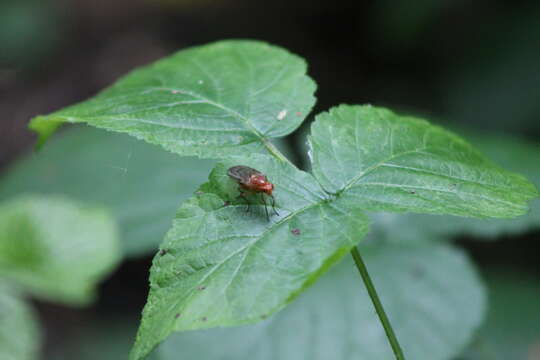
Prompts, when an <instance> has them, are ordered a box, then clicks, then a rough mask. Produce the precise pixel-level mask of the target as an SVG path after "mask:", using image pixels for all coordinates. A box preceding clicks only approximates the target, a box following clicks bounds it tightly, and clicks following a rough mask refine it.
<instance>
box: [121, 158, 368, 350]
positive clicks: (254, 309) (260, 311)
mask: <svg viewBox="0 0 540 360" xmlns="http://www.w3.org/2000/svg"><path fill="white" fill-rule="evenodd" d="M234 165H246V166H251V167H253V168H256V169H257V170H260V171H262V172H263V173H265V174H266V175H267V176H268V179H269V180H270V181H271V182H273V183H274V185H275V190H274V196H275V199H276V207H277V210H278V212H279V214H280V215H279V216H272V217H271V218H270V220H267V218H266V216H265V212H264V208H263V206H261V205H260V204H261V202H259V204H255V200H257V199H252V201H253V202H254V204H253V205H252V213H251V214H246V213H245V211H246V206H245V205H244V204H243V202H242V201H241V200H239V199H236V197H237V195H238V192H237V191H236V187H237V185H236V184H235V183H234V182H233V181H232V180H231V179H229V178H228V177H227V175H226V170H227V169H228V168H229V167H230V166H234ZM259 201H261V200H259ZM366 232H367V221H366V218H365V216H364V215H363V214H362V212H361V211H359V209H358V208H354V207H350V206H349V207H344V206H343V205H342V203H341V202H340V201H339V200H330V199H329V198H328V197H327V195H326V194H325V193H324V192H323V190H322V189H321V188H320V186H319V185H318V184H317V182H316V181H315V179H314V178H313V177H312V176H311V175H309V174H307V173H304V172H302V171H300V170H298V169H296V168H295V167H293V166H292V165H289V164H288V163H285V162H281V161H276V160H274V159H272V158H269V157H266V156H262V155H257V154H253V155H252V156H251V157H247V158H233V159H230V160H228V161H226V162H224V163H221V164H218V166H216V168H215V169H214V171H213V172H212V174H211V176H210V182H209V183H207V184H205V185H203V186H202V187H201V191H199V192H198V195H197V196H196V197H194V198H192V199H191V200H189V201H187V202H186V203H184V205H183V206H182V207H181V208H180V209H179V211H178V213H177V217H176V219H175V220H174V223H173V228H172V229H171V230H170V231H169V233H168V234H167V236H166V238H165V241H164V242H163V244H162V246H161V250H160V252H159V253H158V254H157V255H156V257H155V258H154V262H153V266H152V269H151V275H150V285H151V289H150V294H149V296H148V302H147V304H146V306H145V309H144V312H143V319H142V322H141V327H140V329H139V333H138V336H137V340H136V343H135V347H134V349H133V351H132V354H131V358H132V359H142V358H144V357H145V356H146V355H147V354H148V353H149V352H150V351H151V350H152V348H154V347H155V346H156V345H157V344H158V343H160V342H161V341H163V339H165V338H166V337H167V336H168V335H169V334H170V333H171V332H172V331H175V330H176V331H179V330H190V329H200V328H208V327H214V326H232V325H240V324H247V323H253V322H257V321H260V320H261V319H262V318H266V317H268V316H269V315H271V314H272V313H274V312H275V311H278V310H280V309H281V308H282V307H283V306H285V305H286V304H287V303H289V302H290V301H292V300H293V299H294V298H295V297H296V296H297V295H298V294H299V293H300V292H301V291H302V290H303V289H305V288H306V287H308V286H309V285H310V284H311V283H313V282H314V281H315V280H316V279H317V278H318V277H319V276H320V275H321V274H322V273H323V272H325V271H326V270H327V269H328V268H329V267H330V266H331V265H332V264H334V263H336V262H337V261H338V260H339V259H340V258H341V257H342V256H343V255H344V254H346V253H347V252H348V251H349V250H350V249H351V248H352V247H353V246H354V245H356V244H357V243H358V242H359V241H360V240H361V239H362V237H363V236H364V235H365V234H366Z"/></svg>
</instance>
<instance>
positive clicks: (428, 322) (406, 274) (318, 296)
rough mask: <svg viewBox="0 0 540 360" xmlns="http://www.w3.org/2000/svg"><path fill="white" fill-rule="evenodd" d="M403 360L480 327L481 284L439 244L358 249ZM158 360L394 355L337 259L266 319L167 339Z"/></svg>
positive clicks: (443, 349)
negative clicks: (291, 302)
mask: <svg viewBox="0 0 540 360" xmlns="http://www.w3.org/2000/svg"><path fill="white" fill-rule="evenodd" d="M362 253H363V256H364V259H365V261H366V263H367V266H368V267H369V270H370V273H371V274H372V276H373V278H374V281H375V284H376V287H377V290H378V292H379V294H380V296H381V301H382V302H383V304H384V307H385V309H386V311H387V312H388V315H389V317H390V320H391V322H392V325H393V327H394V329H395V331H396V333H397V336H398V338H399V341H400V343H401V345H402V347H403V350H404V352H405V355H406V357H407V359H415V360H443V359H450V358H452V357H453V356H454V355H456V354H457V353H458V352H459V351H460V350H461V349H462V348H463V347H464V346H465V345H466V344H467V343H468V341H469V339H470V338H471V336H472V333H473V331H474V330H475V329H476V328H477V327H478V326H479V324H480V322H481V320H482V318H483V314H484V309H485V294H484V289H483V286H482V283H481V281H480V279H479V278H478V275H477V273H476V271H475V269H474V266H473V264H472V263H471V262H470V260H469V259H468V257H467V256H466V255H465V254H464V253H463V252H462V251H460V250H458V249H455V248H454V247H451V246H448V245H443V244H439V245H436V244H427V245H422V246H403V245H397V244H394V245H388V246H376V247H366V248H363V250H362ZM157 353H158V354H159V355H161V356H160V359H161V360H173V359H177V358H178V356H179V354H182V357H184V358H186V359H192V358H193V359H195V358H196V359H200V360H216V359H219V360H233V359H234V360H248V359H249V360H267V359H268V360H270V359H287V360H288V359H295V360H301V359H309V360H328V359H332V360H387V359H392V358H393V355H392V350H391V349H390V346H389V345H388V340H387V339H386V336H385V334H384V330H383V328H382V326H381V324H380V322H379V320H378V318H377V315H376V314H375V311H374V309H373V305H372V304H371V301H370V299H369V296H368V294H367V292H366V291H365V288H364V286H363V284H362V282H361V279H360V277H359V276H358V274H357V270H356V269H355V268H354V265H353V263H352V261H350V259H349V260H347V261H343V262H342V263H341V264H340V265H339V266H337V267H336V268H335V269H332V270H331V271H330V272H329V273H328V274H327V275H324V276H323V277H322V278H321V280H320V281H318V282H317V284H315V285H314V286H313V288H312V289H309V290H308V291H306V292H305V293H304V294H302V295H301V296H300V297H299V299H298V300H297V301H295V302H294V303H293V304H291V305H290V306H288V307H287V308H286V309H284V310H283V311H282V312H280V313H278V314H276V315H275V316H273V317H272V318H270V319H268V320H266V321H264V322H262V323H259V324H256V325H250V326H242V327H236V328H226V329H211V330H205V331H196V332H188V333H180V334H176V335H173V336H171V337H170V338H169V339H167V340H166V341H165V342H164V343H163V345H162V346H160V347H159V349H158V351H157Z"/></svg>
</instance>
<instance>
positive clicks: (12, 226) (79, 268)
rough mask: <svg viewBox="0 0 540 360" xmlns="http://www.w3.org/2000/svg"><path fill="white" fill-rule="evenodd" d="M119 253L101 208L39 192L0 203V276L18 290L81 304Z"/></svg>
mask: <svg viewBox="0 0 540 360" xmlns="http://www.w3.org/2000/svg"><path fill="white" fill-rule="evenodd" d="M119 259H120V252H119V247H118V242H117V234H116V227H115V224H114V223H113V222H112V221H111V219H110V217H109V215H108V213H107V212H105V211H103V210H101V209H97V208H90V207H86V206H82V205H79V204H75V203H72V202H71V201H68V200H67V199H65V198H62V197H43V196H23V197H19V198H16V199H14V200H11V201H7V202H3V203H2V204H0V277H3V278H5V279H7V280H9V281H11V282H12V283H13V284H14V285H17V286H18V287H19V288H20V289H21V290H23V291H26V292H29V293H31V294H32V295H34V296H37V297H39V298H42V299H46V300H52V301H57V302H63V303H67V304H74V305H79V304H86V303H88V302H89V301H91V300H93V298H94V296H95V294H94V292H95V287H96V285H97V282H98V281H99V280H100V279H102V278H103V277H104V276H105V275H106V274H108V273H109V272H110V271H111V270H112V268H113V267H114V266H115V265H116V264H117V262H118V261H119Z"/></svg>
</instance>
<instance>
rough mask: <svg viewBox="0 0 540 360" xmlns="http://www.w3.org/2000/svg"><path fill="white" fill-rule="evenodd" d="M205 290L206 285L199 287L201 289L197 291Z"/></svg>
mask: <svg viewBox="0 0 540 360" xmlns="http://www.w3.org/2000/svg"><path fill="white" fill-rule="evenodd" d="M204 289H206V286H204V285H201V286H199V287H198V288H197V290H199V291H202V290H204Z"/></svg>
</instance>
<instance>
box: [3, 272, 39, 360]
mask: <svg viewBox="0 0 540 360" xmlns="http://www.w3.org/2000/svg"><path fill="white" fill-rule="evenodd" d="M0 324H1V326H0V359H5V360H34V359H38V352H39V348H40V346H41V332H40V328H39V324H38V323H37V319H36V314H34V311H33V310H32V308H31V307H30V306H28V305H27V304H26V303H25V302H24V301H23V300H22V299H21V298H19V297H18V296H17V295H16V294H15V293H14V292H12V291H11V290H10V289H9V288H8V287H7V286H6V285H5V284H3V283H0Z"/></svg>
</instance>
